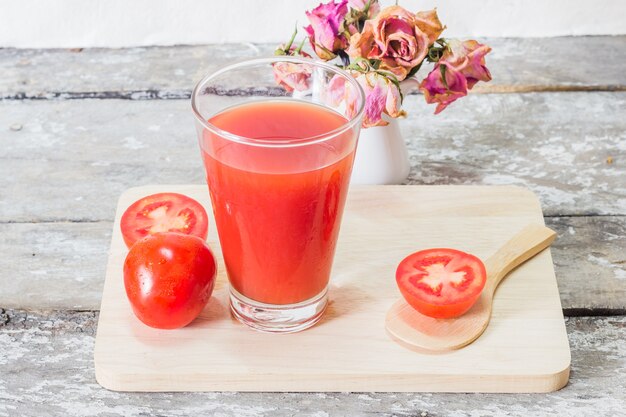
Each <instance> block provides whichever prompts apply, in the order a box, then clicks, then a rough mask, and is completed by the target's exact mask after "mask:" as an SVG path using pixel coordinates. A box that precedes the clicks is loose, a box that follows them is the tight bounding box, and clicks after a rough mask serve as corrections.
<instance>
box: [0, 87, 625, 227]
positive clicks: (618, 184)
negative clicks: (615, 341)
mask: <svg viewBox="0 0 626 417" xmlns="http://www.w3.org/2000/svg"><path fill="white" fill-rule="evenodd" d="M224 100H225V103H226V100H227V98H224ZM189 107H190V106H189V103H188V101H186V100H184V101H183V100H166V101H162V100H157V101H155V100H150V101H126V100H78V101H75V100H71V101H4V102H0V222H2V221H4V222H6V221H17V222H31V221H35V222H36V221H64V220H74V221H75V220H92V221H98V220H111V219H112V218H113V214H114V213H113V211H114V207H115V202H116V201H117V198H118V196H119V195H120V194H121V192H122V191H123V190H125V189H126V188H128V187H132V186H138V185H145V184H149V183H152V184H155V183H161V184H168V183H169V184H185V183H202V182H203V181H204V174H203V170H202V165H201V160H200V155H199V150H198V148H197V144H196V133H195V130H194V127H193V121H192V116H191V111H190V108H189ZM406 108H407V110H408V111H409V117H408V118H407V119H405V120H403V121H402V122H401V128H402V131H403V133H404V135H405V138H406V139H407V142H408V144H409V150H410V156H411V162H412V165H413V168H412V171H411V175H410V178H409V181H408V182H409V183H412V184H517V185H523V186H527V187H529V188H530V189H531V190H533V191H535V192H536V193H537V194H538V195H539V197H540V199H541V201H542V204H543V208H544V212H545V213H546V214H547V215H587V214H612V215H620V214H621V215H623V214H626V181H624V178H625V177H626V118H619V117H616V115H617V114H618V111H619V109H623V108H626V92H619V93H541V94H540V93H529V94H489V95H474V96H470V97H468V98H467V99H466V100H465V101H462V102H458V103H454V104H453V105H452V106H450V108H449V109H447V110H446V114H444V115H441V116H434V115H433V114H432V111H433V109H432V108H431V107H426V105H425V104H424V103H423V102H422V100H421V98H419V97H409V98H408V99H407V100H406ZM609 157H611V158H612V159H611V161H612V163H608V162H607V158H609Z"/></svg>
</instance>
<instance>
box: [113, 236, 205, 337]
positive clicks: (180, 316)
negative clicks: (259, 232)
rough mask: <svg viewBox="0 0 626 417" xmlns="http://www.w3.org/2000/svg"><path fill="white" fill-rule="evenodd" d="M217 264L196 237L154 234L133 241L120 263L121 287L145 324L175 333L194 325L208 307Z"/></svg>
mask: <svg viewBox="0 0 626 417" xmlns="http://www.w3.org/2000/svg"><path fill="white" fill-rule="evenodd" d="M216 271H217V265H216V263H215V258H214V257H213V254H212V253H211V250H210V249H209V247H208V246H207V245H206V244H205V243H204V241H203V240H202V239H200V238H199V237H197V236H191V235H185V234H181V233H173V232H167V233H157V234H154V235H150V236H147V237H146V238H144V239H141V240H139V241H137V242H136V244H135V245H133V247H132V248H131V249H130V251H129V252H128V255H127V256H126V260H125V261H124V287H125V289H126V295H127V297H128V300H129V301H130V304H131V306H132V309H133V312H134V313H135V315H136V316H137V318H139V320H141V321H142V322H143V323H145V324H146V325H148V326H150V327H155V328H159V329H175V328H179V327H183V326H186V325H187V324H189V323H190V322H191V321H193V320H194V319H195V318H196V317H197V316H198V315H199V314H200V312H201V311H202V309H203V308H204V307H205V306H206V304H207V302H208V301H209V298H211V293H212V292H213V286H214V283H215V275H216Z"/></svg>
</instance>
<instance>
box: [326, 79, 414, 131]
mask: <svg viewBox="0 0 626 417" xmlns="http://www.w3.org/2000/svg"><path fill="white" fill-rule="evenodd" d="M350 74H351V75H352V76H353V77H354V78H356V81H357V82H358V83H359V84H360V85H361V87H363V90H364V91H365V114H364V116H363V127H364V128H368V127H374V126H386V125H388V124H389V122H387V121H385V120H383V118H382V117H383V114H386V115H388V116H389V117H402V116H404V115H406V113H405V112H404V111H403V110H401V108H400V107H401V105H402V97H401V95H400V90H399V89H398V87H397V86H396V84H394V83H393V82H392V81H391V80H390V79H389V78H387V77H385V76H384V75H381V74H379V73H377V72H373V71H372V72H367V73H362V72H358V71H350ZM326 91H327V92H328V96H327V102H328V103H329V104H330V105H332V106H335V107H337V106H341V105H342V104H344V103H345V109H346V110H345V115H346V116H347V117H353V116H354V115H356V112H357V110H358V109H357V102H358V92H357V91H356V88H354V87H352V85H351V84H350V83H348V82H347V81H346V80H345V78H342V77H339V76H335V77H333V78H332V79H331V80H330V82H329V84H328V88H327V89H326Z"/></svg>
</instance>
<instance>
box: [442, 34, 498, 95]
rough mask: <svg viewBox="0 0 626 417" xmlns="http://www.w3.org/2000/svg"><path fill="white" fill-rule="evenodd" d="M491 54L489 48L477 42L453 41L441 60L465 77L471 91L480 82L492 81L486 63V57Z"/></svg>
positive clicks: (450, 41) (449, 42)
mask: <svg viewBox="0 0 626 417" xmlns="http://www.w3.org/2000/svg"><path fill="white" fill-rule="evenodd" d="M489 52H491V48H490V47H489V46H487V45H483V44H480V43H478V42H477V41H475V40H468V41H463V42H461V41H459V40H457V39H451V40H449V41H448V47H447V48H446V50H445V52H444V53H443V56H442V57H441V59H442V60H444V61H446V62H449V63H450V64H451V65H452V66H453V67H454V68H455V69H456V70H457V71H459V72H460V73H461V74H463V76H465V78H466V79H467V88H468V89H470V90H471V89H472V87H474V85H475V84H476V83H477V82H478V81H485V82H486V81H491V73H490V72H489V69H487V66H486V63H485V55H487V54H488V53H489Z"/></svg>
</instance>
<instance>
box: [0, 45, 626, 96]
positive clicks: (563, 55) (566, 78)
mask: <svg viewBox="0 0 626 417" xmlns="http://www.w3.org/2000/svg"><path fill="white" fill-rule="evenodd" d="M481 41H483V42H485V43H487V44H489V45H491V46H492V48H493V52H492V53H491V54H490V55H489V56H488V59H487V61H488V63H489V68H490V69H491V72H492V74H493V81H492V82H491V83H489V84H483V85H479V86H477V88H476V90H475V91H476V92H515V91H518V92H519V91H522V92H528V91H562V90H608V91H616V90H624V89H625V88H626V76H625V75H624V72H623V63H624V62H625V61H626V36H596V37H563V38H544V39H503V38H496V39H481ZM274 48H275V45H267V44H264V45H254V44H234V45H205V46H176V47H151V48H130V49H84V50H82V51H80V52H72V51H70V50H63V49H58V50H16V49H0V73H1V74H2V77H1V78H0V99H24V98H34V99H58V98H62V99H67V98H74V99H76V98H115V97H117V98H128V99H168V98H188V97H189V96H190V94H191V89H192V88H193V86H194V84H195V83H196V82H197V81H198V80H200V78H202V76H204V75H205V74H207V73H209V72H212V71H215V70H217V69H218V68H221V67H223V66H224V65H227V64H229V63H232V62H234V61H237V60H241V59H245V58H252V57H255V56H267V55H271V54H272V51H273V49H274ZM598 51H602V53H601V56H602V65H597V61H596V60H594V59H581V57H593V56H598V53H599V52H598ZM547 57H549V58H550V59H547ZM51 74H54V75H53V76H52V75H51ZM590 74H593V76H590Z"/></svg>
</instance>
